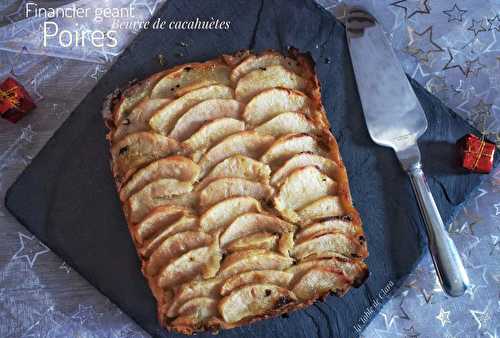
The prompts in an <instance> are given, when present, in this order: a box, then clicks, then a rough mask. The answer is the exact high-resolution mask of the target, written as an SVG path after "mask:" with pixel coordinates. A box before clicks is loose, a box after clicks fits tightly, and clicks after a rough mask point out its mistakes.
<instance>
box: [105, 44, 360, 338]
mask: <svg viewBox="0 0 500 338" xmlns="http://www.w3.org/2000/svg"><path fill="white" fill-rule="evenodd" d="M280 55H281V54H279V53H277V52H275V51H265V52H263V53H261V54H252V53H251V52H250V51H239V52H237V53H235V54H233V55H223V56H222V57H220V58H217V59H214V60H210V61H207V62H203V63H192V64H187V65H179V66H177V67H174V68H172V69H169V70H165V71H163V72H160V73H157V74H153V75H152V76H150V77H149V78H147V79H145V80H143V81H140V82H136V83H132V84H131V85H130V86H129V87H127V88H126V89H125V90H122V91H120V90H118V91H116V92H115V93H113V94H111V95H110V96H109V97H108V99H107V101H106V103H105V107H104V110H103V115H104V119H105V122H106V125H107V127H108V128H109V134H108V136H107V138H108V140H109V142H110V144H111V147H113V145H114V144H113V143H114V142H113V138H112V136H113V133H114V131H115V130H116V126H117V125H118V124H119V123H123V121H124V119H126V116H127V114H128V113H129V112H130V111H131V109H132V108H133V107H134V106H135V105H136V104H137V103H138V102H140V101H141V100H147V99H148V97H150V96H151V93H152V91H153V90H154V87H155V85H157V84H158V83H159V82H160V81H161V80H162V79H164V78H165V77H167V76H170V77H171V78H175V79H177V78H179V76H180V77H182V76H183V70H185V69H186V68H187V69H189V70H194V71H198V70H201V71H203V72H205V73H206V72H207V71H208V72H209V71H210V69H211V67H214V65H221V64H223V65H226V66H227V67H229V68H230V69H234V68H235V67H237V66H238V65H239V64H241V63H242V62H244V61H245V60H249V58H254V59H258V58H259V57H262V56H265V57H269V58H271V59H273V58H275V59H276V60H274V59H273V60H271V61H269V63H268V64H269V65H271V67H272V65H274V64H282V63H283V62H282V59H280V57H281V56H280ZM283 60H286V61H287V62H289V60H293V61H295V62H296V64H294V65H293V69H294V70H295V71H297V72H298V73H297V74H298V75H299V76H300V77H301V78H302V79H305V81H306V83H307V86H306V87H304V88H302V91H303V93H304V94H306V95H307V97H308V98H309V100H310V102H309V103H308V104H309V109H307V110H304V111H300V113H303V114H304V115H305V116H306V118H307V119H308V120H310V121H312V123H313V124H314V125H315V127H317V130H315V132H314V135H310V136H312V137H313V138H314V139H315V140H316V142H317V144H318V145H319V146H320V147H321V148H323V149H325V150H326V153H327V154H328V156H326V155H321V156H325V157H328V158H330V159H331V160H333V161H334V162H335V163H336V164H337V165H338V169H337V170H336V173H335V177H332V179H334V180H335V182H336V184H337V186H336V191H337V192H336V196H338V201H339V202H340V206H341V209H342V210H343V214H342V216H328V215H327V216H325V217H323V218H319V219H315V220H311V222H307V223H301V222H303V221H299V223H297V224H296V225H299V226H296V228H297V229H299V228H301V227H308V226H310V225H311V223H312V222H313V221H314V222H316V223H317V222H321V221H327V220H329V219H342V220H343V221H346V222H350V223H352V228H353V229H355V232H354V233H353V234H349V235H348V236H347V237H348V238H350V240H352V241H353V242H355V243H356V246H357V247H359V249H358V250H357V251H356V252H357V254H358V255H359V257H343V256H341V255H339V254H338V253H335V252H328V251H326V252H322V253H321V254H320V255H321V257H319V256H315V255H314V254H312V255H311V256H307V257H305V258H302V259H300V260H298V259H297V260H296V261H295V263H294V264H298V263H301V262H307V261H311V260H314V259H322V260H329V259H331V260H336V261H338V262H346V263H349V264H351V265H354V266H356V267H357V268H356V269H351V270H349V269H347V270H345V271H341V270H339V269H336V268H332V267H328V268H322V269H326V270H325V271H328V272H329V273H335V274H338V275H339V278H340V279H339V280H340V281H341V282H342V283H343V284H342V285H343V287H342V288H341V289H335V292H333V291H332V290H330V291H326V292H321V293H318V294H316V296H314V297H312V298H311V299H305V300H295V299H288V298H287V299H281V300H280V302H278V303H277V304H275V305H274V306H273V307H272V308H270V309H267V310H266V311H265V312H264V313H258V314H255V315H253V316H250V317H248V318H243V319H242V320H239V321H237V322H233V323H228V322H226V321H224V320H223V319H222V318H223V317H222V315H221V314H220V313H219V314H217V315H215V316H212V317H210V318H208V319H200V318H198V317H197V316H198V315H199V314H200V313H197V314H196V313H195V314H186V315H182V316H181V317H177V318H170V317H168V316H167V312H168V308H169V305H170V304H169V302H170V301H171V299H172V297H174V295H175V294H176V292H178V290H179V287H178V286H173V287H171V288H169V289H162V288H161V287H160V286H159V284H158V278H159V277H158V276H151V275H148V274H147V271H146V266H147V263H148V261H147V258H144V257H143V258H141V260H142V271H143V273H144V275H145V277H146V279H147V280H148V284H149V285H150V288H151V290H152V292H153V295H154V297H155V298H156V300H157V303H158V318H159V321H160V323H161V324H162V325H163V326H164V327H166V328H168V329H170V330H174V331H177V332H180V333H184V334H193V333H196V332H198V331H203V330H211V331H217V330H219V329H229V328H233V327H237V326H241V325H246V324H250V323H253V322H255V321H258V320H261V319H266V318H271V317H275V316H279V315H282V314H284V313H289V312H291V311H295V310H298V309H301V308H304V307H307V306H309V305H310V304H312V303H313V302H315V301H317V300H318V299H324V298H325V297H326V296H327V295H328V294H329V293H335V294H337V295H338V296H342V295H343V294H345V293H346V292H347V291H348V289H349V288H350V287H358V286H360V285H361V284H362V283H363V282H364V280H365V279H366V278H367V277H368V268H367V267H366V264H364V262H363V260H364V259H365V258H366V257H367V256H368V250H367V245H366V239H365V236H364V233H363V228H362V221H361V217H360V215H359V213H358V211H357V210H356V209H355V208H354V206H353V205H352V200H351V193H350V190H349V182H348V177H347V172H346V168H345V166H344V164H343V162H342V158H341V156H340V152H339V147H338V144H337V142H336V140H335V137H334V136H333V134H332V133H331V132H330V130H329V129H330V124H329V121H328V119H327V114H326V112H325V110H324V107H323V104H322V102H321V91H320V85H319V80H318V78H317V76H316V74H315V72H314V61H313V60H312V58H311V56H310V55H309V54H303V53H300V52H299V51H298V50H297V49H294V48H291V49H290V50H289V55H288V57H286V58H285V59H283ZM266 62H268V61H266ZM284 67H285V68H286V67H287V66H286V64H284ZM240 68H241V67H240ZM260 68H264V69H261V70H262V71H266V67H260ZM209 75H210V74H209ZM217 76H219V77H215V78H217V79H219V78H220V76H221V75H220V74H218V75H217ZM222 76H223V75H222ZM240 76H241V74H238V77H237V76H234V77H233V78H236V79H237V78H239V77H240ZM228 79H229V77H228ZM169 81H170V82H169V84H170V83H171V79H170V80H169ZM183 81H184V80H183ZM225 81H226V80H223V82H224V84H227V83H226V82H225ZM228 81H231V80H228ZM233 82H234V81H233ZM172 83H174V82H172ZM211 83H212V82H207V84H206V85H210V84H211ZM290 83H291V85H293V82H290ZM183 84H186V89H184V88H182V89H181V90H179V91H178V92H179V93H180V94H176V92H175V90H174V91H173V93H171V94H170V93H169V94H168V95H169V98H171V99H173V100H175V99H176V98H178V97H179V96H181V95H183V94H184V93H186V92H187V91H189V90H191V89H196V88H200V87H201V86H203V84H199V83H190V82H189V79H188V80H185V82H183ZM267 85H268V84H267V83H266V86H267ZM231 86H232V87H233V88H234V87H235V86H236V83H232V84H231ZM280 88H282V87H280ZM266 89H267V88H264V87H263V90H266ZM282 89H285V90H289V91H290V92H292V91H294V92H295V91H296V90H297V88H282ZM159 92H161V91H159ZM157 97H158V96H157ZM160 97H161V98H163V97H162V96H160ZM254 127H256V126H247V128H250V129H253V128H254ZM147 132H151V133H154V132H153V131H147ZM155 135H156V134H155ZM167 138H168V135H167ZM171 141H172V143H174V142H177V141H180V140H174V139H172V140H171ZM206 151H207V149H202V150H199V151H198V152H197V153H190V151H189V149H187V148H186V147H184V146H183V145H182V143H180V147H179V149H177V150H175V151H173V153H170V152H169V153H168V154H165V155H164V154H161V156H159V157H161V158H163V157H165V156H167V155H168V156H186V157H189V158H191V159H192V160H193V161H194V162H199V159H200V158H201V157H202V155H203V154H204V153H206ZM115 152H116V151H115ZM243 155H244V154H243ZM116 156H117V155H116V154H114V155H113V156H112V159H111V162H112V164H113V165H112V171H113V175H114V176H115V177H117V176H119V174H120V170H122V171H123V169H122V168H121V167H120V166H119V165H120V163H121V162H119V161H118V160H117V158H116ZM254 159H256V160H258V159H259V158H258V157H257V158H256V157H254ZM154 160H156V158H151V159H149V160H148V161H139V162H138V163H140V164H139V165H134V166H131V168H132V169H130V168H129V167H126V169H127V170H128V171H127V176H126V179H125V181H121V180H116V185H117V190H118V192H120V189H121V188H122V186H123V185H124V184H125V183H127V182H126V180H129V179H130V177H133V175H134V174H135V173H136V172H137V171H138V170H141V169H143V168H145V167H147V165H149V164H150V163H151V162H152V161H154ZM143 163H144V164H143ZM218 163H220V162H218ZM128 164H129V163H125V164H124V165H128ZM134 164H136V163H135V162H134ZM198 164H199V163H198ZM274 170H276V168H274ZM165 172H168V171H167V170H165ZM205 174H207V173H202V174H201V175H205ZM237 176H238V175H236V174H235V177H237ZM151 177H156V176H154V175H151ZM168 179H172V178H171V177H169V178H168ZM202 179H203V176H200V177H198V178H197V180H196V182H194V184H195V186H194V188H193V193H190V194H188V196H187V197H186V196H180V197H179V196H176V197H172V198H170V197H168V198H165V196H166V195H168V194H175V192H172V191H168V189H167V188H162V189H167V190H164V191H163V190H162V191H155V194H156V195H157V196H156V195H155V196H156V197H155V196H153V197H152V198H165V202H164V204H165V205H179V206H181V207H186V208H188V209H189V210H191V211H192V213H193V214H194V215H197V217H199V216H200V215H201V210H200V209H199V208H197V207H196V205H197V203H199V192H197V191H196V184H198V182H199V181H202ZM234 181H237V180H234ZM169 182H170V181H169ZM173 183H175V182H173ZM163 186H167V185H162V187H163ZM168 186H170V185H168ZM172 186H175V184H174V185H172ZM269 188H270V189H272V190H275V191H278V190H279V188H280V187H279V186H276V187H271V186H270V187H269ZM200 190H201V191H203V188H202V189H200ZM242 193H243V194H244V193H245V192H242ZM260 202H261V204H262V208H263V210H262V212H265V213H267V214H270V215H275V216H278V217H281V215H280V213H279V212H278V211H277V210H275V209H274V208H273V206H272V205H270V204H269V203H268V202H266V201H265V200H261V201H260ZM155 203H156V202H155ZM129 204H130V203H129V201H128V200H127V201H124V202H123V208H124V211H125V215H126V216H127V217H126V218H127V223H128V226H129V230H130V232H131V234H134V233H135V229H136V227H137V224H136V223H135V222H132V221H131V218H130V214H129V210H128V207H127V206H128V205H129ZM160 204H161V203H160ZM193 208H194V209H193ZM158 209H161V206H160V207H157V206H156V204H155V205H154V208H153V209H152V210H153V211H151V212H155V210H158ZM236 216H238V215H235V217H236ZM168 227H169V224H159V225H158V230H156V233H155V234H153V237H155V236H160V235H161V232H162V231H163V230H164V229H167V228H168ZM162 229H163V230H162ZM200 230H201V228H200ZM222 230H223V229H222ZM222 230H217V232H215V233H212V234H211V235H212V237H213V238H214V240H213V242H212V244H210V246H209V247H210V248H213V250H216V251H217V254H214V259H212V260H210V262H209V263H207V264H208V265H207V266H205V267H204V268H203V271H200V272H199V273H200V275H199V277H197V278H200V279H201V280H202V279H203V278H204V277H207V276H209V275H210V276H212V275H215V274H217V273H218V269H219V266H220V264H221V263H222V262H221V261H220V260H217V257H219V256H220V255H221V254H229V253H226V252H223V251H224V250H223V249H220V248H219V243H218V239H219V236H220V235H221V233H222ZM321 235H324V233H316V234H315V235H314V236H316V237H318V236H321ZM133 237H134V236H133ZM304 240H305V241H307V240H308V239H307V238H305V239H301V241H304ZM134 243H135V245H136V248H137V250H138V254H139V253H140V252H141V248H144V246H143V245H144V244H141V243H139V242H137V241H136V240H135V238H134ZM291 245H292V246H293V245H294V244H293V242H292V243H291ZM209 247H207V248H209ZM177 250H181V251H182V250H183V247H182V243H180V244H179V247H178V248H177ZM186 250H187V249H186ZM208 250H212V249H208ZM263 250H264V249H263ZM266 250H267V249H266ZM253 251H256V250H253ZM264 251H265V250H264ZM222 260H223V261H224V258H223V259H222ZM168 263H169V262H165V264H168ZM308 264H309V263H308ZM346 271H347V272H346ZM349 271H350V272H349ZM179 273H183V271H180V272H179ZM181 277H182V276H181ZM228 277H231V276H228ZM180 280H181V281H184V280H183V279H182V278H180ZM189 280H191V279H190V277H189ZM294 283H297V281H295V282H294ZM291 287H292V286H290V290H291ZM290 292H291V291H290ZM220 297H222V296H220ZM195 312H196V311H195Z"/></svg>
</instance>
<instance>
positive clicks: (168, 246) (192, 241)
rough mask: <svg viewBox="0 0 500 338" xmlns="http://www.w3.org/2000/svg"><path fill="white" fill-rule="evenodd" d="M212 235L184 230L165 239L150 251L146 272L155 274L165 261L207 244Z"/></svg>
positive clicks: (151, 274) (210, 240)
mask: <svg viewBox="0 0 500 338" xmlns="http://www.w3.org/2000/svg"><path fill="white" fill-rule="evenodd" d="M211 242H212V236H210V235H208V234H206V233H204V232H201V231H184V232H180V233H177V234H174V235H172V236H170V237H168V238H167V239H165V240H164V241H163V242H162V243H161V244H160V246H158V248H157V249H156V250H155V251H154V252H153V253H152V255H151V257H150V258H149V261H148V263H147V265H146V273H147V274H148V275H150V276H155V275H156V274H157V273H158V272H159V271H160V269H161V268H162V267H163V266H164V265H166V263H167V262H169V261H170V260H172V259H173V258H175V257H177V256H180V255H181V254H183V253H185V252H187V251H190V250H192V249H194V248H197V247H201V246H205V245H208V244H210V243H211Z"/></svg>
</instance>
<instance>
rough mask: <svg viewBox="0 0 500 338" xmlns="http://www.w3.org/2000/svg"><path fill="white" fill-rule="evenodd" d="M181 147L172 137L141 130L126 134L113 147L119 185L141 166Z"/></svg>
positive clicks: (114, 168)
mask: <svg viewBox="0 0 500 338" xmlns="http://www.w3.org/2000/svg"><path fill="white" fill-rule="evenodd" d="M178 149H179V144H178V143H177V141H175V140H174V139H172V138H169V137H165V136H162V135H158V134H154V133H148V132H139V133H134V134H130V135H127V136H125V137H124V138H123V139H122V140H120V141H119V142H117V143H115V144H114V145H113V147H112V148H111V155H112V157H113V172H114V175H115V179H116V181H117V182H118V184H119V185H121V184H123V182H125V181H126V180H127V179H128V178H129V177H130V176H132V174H134V172H135V171H136V170H137V169H138V168H139V167H141V166H143V165H145V164H148V163H151V162H153V161H155V160H158V159H160V158H162V157H165V156H168V155H170V154H172V153H173V152H175V151H177V150H178Z"/></svg>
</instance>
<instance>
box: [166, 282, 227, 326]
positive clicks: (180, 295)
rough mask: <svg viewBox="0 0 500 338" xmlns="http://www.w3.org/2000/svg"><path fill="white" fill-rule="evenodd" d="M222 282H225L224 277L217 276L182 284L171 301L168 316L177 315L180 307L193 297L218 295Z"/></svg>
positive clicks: (213, 296)
mask: <svg viewBox="0 0 500 338" xmlns="http://www.w3.org/2000/svg"><path fill="white" fill-rule="evenodd" d="M222 283H224V280H223V279H221V278H219V277H215V278H211V279H201V280H194V281H191V282H188V283H185V284H182V285H181V287H180V288H179V290H178V291H177V292H176V293H175V295H174V297H173V299H172V301H171V303H170V304H171V305H170V306H169V308H168V311H167V316H169V317H175V316H177V315H178V313H179V307H181V306H182V305H183V304H184V303H186V302H187V301H189V300H191V299H193V298H198V297H210V298H216V297H218V296H219V290H220V287H221V285H222Z"/></svg>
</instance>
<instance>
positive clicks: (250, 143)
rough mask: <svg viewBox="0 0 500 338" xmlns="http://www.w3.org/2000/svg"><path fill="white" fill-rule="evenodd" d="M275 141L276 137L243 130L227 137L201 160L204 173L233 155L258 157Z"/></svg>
mask: <svg viewBox="0 0 500 338" xmlns="http://www.w3.org/2000/svg"><path fill="white" fill-rule="evenodd" d="M273 141H274V137H272V136H268V135H260V134H258V133H256V132H254V131H243V132H241V133H237V134H234V135H231V136H229V137H226V138H225V139H224V140H222V141H221V142H220V143H219V144H217V145H216V146H214V147H213V148H212V149H210V150H209V151H208V152H207V153H206V154H205V155H204V156H203V157H202V159H201V160H200V167H201V168H202V172H203V173H207V172H208V171H209V170H210V169H212V168H213V167H214V166H215V165H216V164H218V163H220V162H222V161H223V160H225V159H226V158H228V157H231V156H233V155H238V154H239V155H244V156H248V157H251V158H257V157H259V156H260V155H262V154H263V153H264V152H265V151H266V150H267V149H268V148H269V146H270V145H271V143H272V142H273Z"/></svg>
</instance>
